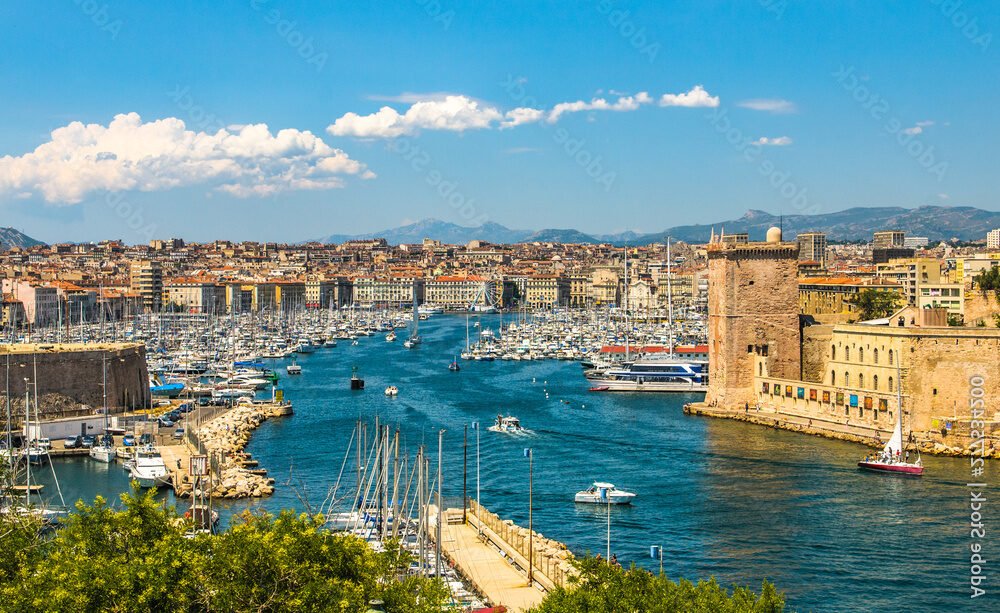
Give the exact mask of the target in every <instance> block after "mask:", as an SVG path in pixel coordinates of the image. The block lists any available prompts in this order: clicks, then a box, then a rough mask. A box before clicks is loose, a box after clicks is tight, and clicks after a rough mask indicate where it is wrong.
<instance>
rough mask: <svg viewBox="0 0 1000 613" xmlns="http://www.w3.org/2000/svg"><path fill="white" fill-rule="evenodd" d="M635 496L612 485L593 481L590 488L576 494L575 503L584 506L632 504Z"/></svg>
mask: <svg viewBox="0 0 1000 613" xmlns="http://www.w3.org/2000/svg"><path fill="white" fill-rule="evenodd" d="M633 498H635V494H634V493H632V492H626V491H625V490H620V489H618V488H616V487H615V486H614V484H613V483H606V482H604V481H595V482H594V484H593V485H592V486H590V487H589V488H587V489H585V490H583V491H582V492H577V493H576V498H575V499H574V500H575V501H576V502H579V503H584V504H632V499H633Z"/></svg>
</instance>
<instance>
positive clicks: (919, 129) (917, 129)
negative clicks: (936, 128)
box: [903, 120, 934, 135]
mask: <svg viewBox="0 0 1000 613" xmlns="http://www.w3.org/2000/svg"><path fill="white" fill-rule="evenodd" d="M933 125H934V122H933V121H930V120H927V121H918V122H917V125H915V126H913V127H911V128H904V129H903V133H904V134H913V135H917V134H923V132H924V128H929V127H931V126H933Z"/></svg>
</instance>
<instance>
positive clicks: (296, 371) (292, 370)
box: [285, 362, 302, 375]
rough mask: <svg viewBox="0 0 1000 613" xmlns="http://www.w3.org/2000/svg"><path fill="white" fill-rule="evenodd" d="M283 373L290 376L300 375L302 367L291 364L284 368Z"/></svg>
mask: <svg viewBox="0 0 1000 613" xmlns="http://www.w3.org/2000/svg"><path fill="white" fill-rule="evenodd" d="M285 372H287V373H288V374H290V375H301V374H302V367H301V366H299V365H298V364H295V363H294V362H293V363H291V364H289V365H288V366H286V367H285Z"/></svg>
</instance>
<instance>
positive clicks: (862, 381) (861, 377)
mask: <svg viewBox="0 0 1000 613" xmlns="http://www.w3.org/2000/svg"><path fill="white" fill-rule="evenodd" d="M864 386H865V375H864V373H861V374H860V375H858V387H864Z"/></svg>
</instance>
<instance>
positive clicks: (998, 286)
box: [972, 266, 1000, 302]
mask: <svg viewBox="0 0 1000 613" xmlns="http://www.w3.org/2000/svg"><path fill="white" fill-rule="evenodd" d="M972 286H973V287H978V288H979V291H980V292H982V294H983V297H984V298H985V297H986V296H987V293H988V292H991V291H992V292H993V295H994V296H995V297H996V299H997V302H1000V266H992V267H990V268H987V269H986V270H983V271H982V272H980V273H979V274H978V275H976V276H975V277H973V278H972Z"/></svg>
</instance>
